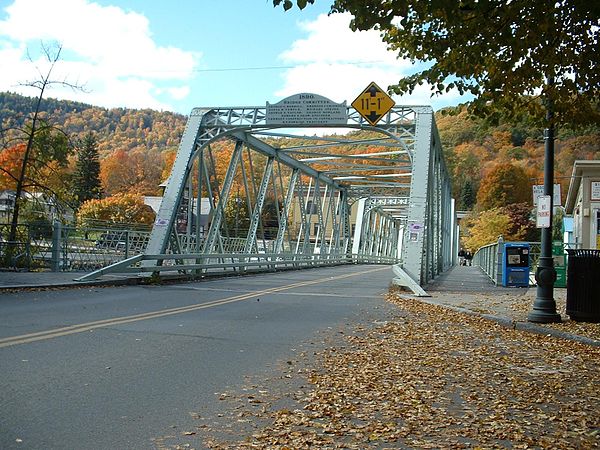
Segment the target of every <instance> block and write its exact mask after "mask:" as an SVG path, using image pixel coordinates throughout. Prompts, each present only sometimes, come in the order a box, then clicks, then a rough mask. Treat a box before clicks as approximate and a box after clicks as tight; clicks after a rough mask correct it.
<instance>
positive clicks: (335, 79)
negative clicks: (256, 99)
mask: <svg viewBox="0 0 600 450" xmlns="http://www.w3.org/2000/svg"><path fill="white" fill-rule="evenodd" d="M350 19H351V16H350V15H349V14H332V15H330V16H328V15H326V14H321V15H319V16H318V17H317V19H315V20H314V21H312V22H302V23H300V24H299V26H300V27H301V29H302V30H304V31H305V32H306V33H307V37H306V38H305V39H301V40H297V41H295V42H294V43H293V44H292V45H291V47H290V48H289V49H288V50H286V51H285V52H283V53H282V54H281V55H280V58H281V59H282V60H283V61H284V62H285V63H286V64H287V65H295V66H296V67H294V68H291V69H288V70H287V71H286V72H285V74H284V85H283V87H282V88H281V89H279V90H278V91H277V92H276V93H275V95H276V96H278V97H287V96H289V95H293V94H297V93H300V92H313V93H316V94H320V95H323V96H325V97H327V98H330V99H331V100H333V101H335V102H342V101H344V100H347V101H348V103H350V102H352V101H353V100H354V99H355V98H356V97H357V96H358V95H359V94H360V93H361V92H362V90H363V89H364V88H365V87H366V86H367V85H368V84H369V83H370V82H371V81H374V82H376V83H377V84H378V85H379V86H380V87H381V88H383V89H386V88H387V86H389V85H390V84H394V83H396V82H398V80H400V79H401V78H402V77H404V76H407V75H410V74H412V73H415V72H416V71H417V70H418V69H419V68H418V67H416V66H414V65H413V64H412V63H411V62H410V61H408V60H403V59H397V57H396V54H395V53H394V52H391V51H388V50H387V46H386V44H385V43H384V42H382V40H381V37H380V34H379V32H378V31H374V30H370V31H359V32H353V31H352V30H350V28H349V23H350ZM421 67H422V66H421ZM394 100H395V101H396V103H397V104H405V105H432V106H433V107H434V108H436V109H437V108H440V107H442V106H447V105H455V104H458V103H459V102H460V101H465V99H462V100H461V96H460V95H459V93H458V92H457V91H456V92H452V91H451V92H449V93H448V94H445V95H443V96H441V97H431V90H430V87H429V86H427V85H422V86H418V87H417V88H416V89H415V91H414V92H413V93H412V94H411V95H405V96H402V97H398V96H394Z"/></svg>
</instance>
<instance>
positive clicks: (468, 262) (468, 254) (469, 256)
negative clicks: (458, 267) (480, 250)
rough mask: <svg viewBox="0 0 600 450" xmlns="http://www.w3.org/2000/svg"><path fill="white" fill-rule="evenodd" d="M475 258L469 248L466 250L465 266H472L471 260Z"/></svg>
mask: <svg viewBox="0 0 600 450" xmlns="http://www.w3.org/2000/svg"><path fill="white" fill-rule="evenodd" d="M472 259H473V255H472V254H471V251H470V250H467V251H466V252H465V264H464V265H465V266H470V265H471V260H472Z"/></svg>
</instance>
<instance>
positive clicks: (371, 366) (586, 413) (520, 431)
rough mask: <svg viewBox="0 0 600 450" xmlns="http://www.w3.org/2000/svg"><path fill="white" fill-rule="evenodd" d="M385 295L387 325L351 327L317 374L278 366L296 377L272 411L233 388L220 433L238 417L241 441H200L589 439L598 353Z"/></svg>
mask: <svg viewBox="0 0 600 450" xmlns="http://www.w3.org/2000/svg"><path fill="white" fill-rule="evenodd" d="M389 300H390V301H391V302H393V303H394V304H396V305H397V306H398V312H397V314H395V315H394V317H391V318H390V320H389V321H388V322H387V323H385V324H383V325H380V326H377V327H374V328H368V329H361V330H357V332H356V333H353V334H352V335H350V336H347V342H346V344H345V345H337V346H333V347H330V348H328V349H326V350H324V351H323V352H322V353H320V354H319V355H318V358H319V360H320V364H319V368H318V369H314V368H313V369H307V370H306V373H305V370H304V369H300V370H297V369H296V368H295V367H294V368H290V373H294V374H297V373H298V372H300V375H301V376H306V377H307V381H305V383H306V386H301V389H298V383H302V382H301V381H300V382H299V381H297V380H294V383H292V384H293V387H292V386H291V385H290V386H289V390H290V392H293V394H289V397H290V399H293V400H294V401H293V402H289V401H288V402H287V403H288V404H287V405H286V406H282V404H283V403H285V402H283V403H282V401H281V398H279V399H278V398H276V397H275V396H273V394H272V392H270V390H269V391H268V390H265V389H266V388H264V387H263V388H261V387H259V386H254V388H255V391H254V392H252V393H249V392H246V393H244V394H241V395H239V397H238V402H237V403H236V404H237V406H236V407H235V409H234V410H233V412H232V413H231V416H230V417H227V418H226V419H227V420H228V421H229V427H230V428H235V427H236V422H238V423H237V425H239V427H238V431H239V430H240V427H241V428H243V429H244V430H246V431H247V433H248V436H247V437H246V438H241V439H240V440H236V441H235V442H231V441H229V442H223V441H222V440H221V442H217V441H218V439H217V440H215V439H214V438H213V439H209V440H207V441H205V442H204V445H208V446H209V447H210V448H219V449H225V448H258V449H266V448H278V449H286V448H288V449H304V448H306V449H308V448H320V449H323V448H330V449H338V448H344V449H365V448H377V449H385V448H390V449H391V448H419V449H420V448H564V449H567V448H597V447H599V446H600V358H599V357H600V348H597V347H591V346H587V345H584V344H580V343H577V342H573V341H568V340H564V339H559V338H555V337H552V336H544V335H536V334H532V333H527V332H523V331H518V330H512V329H510V328H504V327H501V326H499V325H497V324H495V323H494V322H491V321H488V320H485V319H481V318H479V317H476V316H469V315H465V314H461V313H458V312H455V311H452V310H449V309H447V308H444V307H440V306H436V305H430V304H425V303H423V302H420V301H419V300H415V299H411V298H403V297H401V296H399V295H394V294H391V295H390V298H389ZM311 364H314V361H313V362H311ZM286 377H288V378H289V377H291V375H285V376H284V377H282V379H285V378H286ZM261 389H262V390H261ZM268 389H270V387H269V388H268ZM267 392H268V393H267ZM248 398H249V399H250V400H248ZM288 400H289V399H288ZM249 422H250V425H251V426H250V427H247V426H246V427H245V428H244V427H243V426H242V425H247V424H248V423H249ZM238 436H240V435H239V434H238Z"/></svg>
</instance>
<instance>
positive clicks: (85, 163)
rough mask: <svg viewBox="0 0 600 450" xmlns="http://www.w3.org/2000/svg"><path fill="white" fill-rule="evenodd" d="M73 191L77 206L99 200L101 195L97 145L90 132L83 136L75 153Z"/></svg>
mask: <svg viewBox="0 0 600 450" xmlns="http://www.w3.org/2000/svg"><path fill="white" fill-rule="evenodd" d="M73 191H74V195H75V197H76V200H77V203H78V204H79V205H81V204H82V203H83V202H85V201H87V200H91V199H94V198H100V196H101V194H102V187H101V184H100V160H99V158H98V143H97V141H96V138H95V136H94V134H93V133H92V132H89V133H87V134H86V135H85V137H84V138H83V140H82V142H81V143H80V145H79V148H78V151H77V163H76V166H75V173H74V174H73Z"/></svg>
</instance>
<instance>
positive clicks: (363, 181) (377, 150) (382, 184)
mask: <svg viewBox="0 0 600 450" xmlns="http://www.w3.org/2000/svg"><path fill="white" fill-rule="evenodd" d="M324 127H325V128H327V127H329V128H339V125H337V126H335V127H332V126H330V125H328V126H324ZM302 128H315V125H311V126H310V127H308V126H306V125H303V124H298V125H297V126H295V125H288V126H286V127H285V129H284V127H283V126H272V125H267V124H266V111H265V107H239V108H196V109H194V110H193V111H192V113H191V115H190V117H189V120H188V124H187V126H186V129H185V131H184V134H183V136H182V139H181V143H180V146H179V149H178V152H177V156H176V159H175V162H174V165H173V169H172V172H171V175H170V177H169V180H168V182H167V185H166V189H165V192H164V197H163V201H162V203H161V206H160V208H159V211H158V214H157V218H156V222H155V225H154V227H153V230H152V233H151V237H150V240H149V244H148V247H147V249H146V252H145V253H146V255H162V254H165V253H181V254H182V255H184V254H185V255H196V256H195V260H196V262H201V263H202V264H203V267H204V270H206V268H205V266H206V263H207V261H208V262H209V263H210V261H214V262H215V263H219V264H221V265H224V264H225V262H226V261H228V260H230V259H231V261H232V262H233V260H234V259H235V258H239V257H238V256H235V255H245V256H244V258H245V260H246V261H251V260H252V257H251V255H252V254H256V255H259V254H261V253H274V254H286V255H287V256H288V257H289V255H303V256H306V255H312V257H314V258H318V259H325V260H327V259H331V261H338V262H339V258H340V257H344V258H349V257H350V256H351V255H354V256H353V257H354V258H358V259H360V258H366V257H368V260H370V261H375V260H377V258H383V257H385V258H387V259H385V261H386V262H390V261H393V260H401V261H402V264H403V267H404V268H405V270H406V272H407V273H409V274H410V275H411V276H412V277H413V278H414V279H415V281H417V282H418V283H420V284H425V283H427V282H428V281H429V280H431V279H432V278H434V277H435V276H437V274H439V273H441V272H443V271H444V270H446V269H447V268H448V267H449V266H450V265H451V261H452V230H453V218H452V214H453V213H452V209H451V194H450V181H449V178H448V172H447V170H446V167H445V163H444V159H443V155H442V150H441V145H440V141H439V136H438V135H437V130H436V127H435V121H434V117H433V111H432V109H431V108H430V107H414V106H397V107H394V108H393V109H392V110H391V111H390V112H389V113H388V114H386V116H385V117H384V118H383V120H382V121H381V122H380V123H379V124H378V125H377V126H376V127H373V126H370V125H368V124H366V122H365V121H364V120H363V119H362V118H361V117H360V116H359V115H358V113H356V111H354V110H353V109H350V108H349V109H348V123H347V125H346V128H349V129H351V131H350V132H349V133H348V134H346V135H339V136H338V135H333V136H329V137H319V136H314V135H313V136H302V135H301V134H299V133H298V132H297V130H300V129H302ZM352 130H355V131H352ZM299 137H301V138H302V140H301V145H300V144H299V143H298V142H299V141H298V138H299ZM223 166H226V170H225V171H223ZM219 167H220V169H219ZM223 172H224V175H222V174H223ZM221 178H222V179H221ZM353 215H356V217H355V218H353ZM242 219H243V220H242ZM205 222H206V227H207V229H205V228H206V227H205V228H203V227H202V224H203V223H205ZM351 222H354V225H355V227H356V228H355V231H354V239H353V241H352V236H351V226H352V223H351ZM242 223H243V226H242V225H240V224H242ZM242 228H243V229H242ZM215 254H219V257H218V258H216V257H214V256H213V255H215ZM198 255H204V257H202V258H201V257H199V256H198ZM334 256H335V258H334ZM381 260H382V261H383V259H381ZM161 263H162V260H161V259H156V260H155V261H152V260H149V259H146V260H143V261H142V266H143V267H144V266H146V267H150V266H152V265H159V264H161ZM232 267H233V265H232ZM237 267H239V265H238V266H237Z"/></svg>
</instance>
